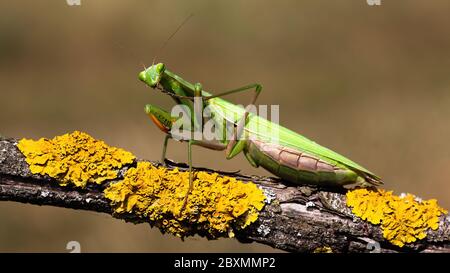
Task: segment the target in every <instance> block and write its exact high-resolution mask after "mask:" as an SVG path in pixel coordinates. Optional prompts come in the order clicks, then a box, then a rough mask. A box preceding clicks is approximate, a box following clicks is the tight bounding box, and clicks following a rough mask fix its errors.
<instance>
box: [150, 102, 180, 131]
mask: <svg viewBox="0 0 450 273" xmlns="http://www.w3.org/2000/svg"><path fill="white" fill-rule="evenodd" d="M145 113H147V115H148V116H149V117H150V119H151V120H152V121H153V123H155V125H156V126H158V128H159V129H160V130H161V131H163V132H164V133H166V134H170V130H171V129H172V124H173V121H174V119H173V118H172V117H171V116H170V113H168V112H167V111H165V110H163V109H161V108H159V107H157V106H154V105H151V104H147V105H145Z"/></svg>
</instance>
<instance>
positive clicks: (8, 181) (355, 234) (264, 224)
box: [0, 138, 450, 252]
mask: <svg viewBox="0 0 450 273" xmlns="http://www.w3.org/2000/svg"><path fill="white" fill-rule="evenodd" d="M114 152H117V151H114ZM149 164H151V165H153V166H157V165H158V163H156V162H149ZM168 164H169V166H168V169H169V170H170V169H174V168H178V169H179V170H181V171H182V170H186V169H187V166H186V165H184V164H175V163H173V162H168ZM131 167H136V162H133V163H130V164H123V166H121V167H120V168H119V169H120V170H119V172H118V173H119V176H118V177H117V178H114V179H108V180H106V181H105V183H99V184H97V183H87V184H86V183H84V182H83V183H84V184H83V185H85V186H84V188H79V187H75V186H72V185H70V184H69V185H68V186H62V185H61V180H57V179H55V178H50V177H49V176H48V175H41V174H33V173H32V172H31V171H30V167H29V165H28V163H27V162H26V161H25V157H24V155H23V154H22V153H21V152H20V151H19V149H18V148H17V140H15V139H4V138H3V139H2V138H0V200H2V201H16V202H22V203H30V204H35V205H51V206H59V207H66V208H72V209H83V210H90V211H97V212H103V213H108V214H112V215H114V216H115V217H118V218H122V219H125V220H126V221H131V222H134V223H140V222H149V223H152V221H150V220H148V219H146V218H145V217H142V215H138V214H136V213H127V210H126V208H125V209H124V210H125V213H117V212H118V210H117V207H113V206H112V205H111V200H110V199H107V198H106V197H105V193H104V190H105V188H107V187H108V186H110V185H111V183H117V182H119V181H123V176H124V174H125V173H126V172H127V170H129V169H130V168H131ZM197 171H198V169H197ZM201 171H205V172H206V173H210V174H215V173H216V171H213V170H207V169H202V170H201ZM218 173H219V174H223V175H226V176H228V177H230V176H231V177H234V178H236V179H238V180H241V181H251V182H253V183H255V184H257V185H258V186H259V187H260V188H261V189H263V191H264V194H265V196H266V204H265V206H264V208H262V210H261V211H260V212H259V215H258V217H257V219H256V220H255V221H254V222H253V223H252V224H250V225H249V226H246V227H245V228H243V229H236V230H234V233H235V234H234V236H235V237H236V238H237V239H238V240H240V241H241V242H259V243H263V244H266V245H270V246H272V247H274V248H277V249H282V250H286V251H293V252H314V251H316V252H318V251H319V252H320V251H322V252H323V251H330V250H331V251H333V252H371V251H372V252H411V251H417V252H450V220H449V217H448V216H441V217H440V218H438V222H437V223H434V224H436V225H438V226H437V229H436V230H432V229H428V230H426V237H425V238H423V239H420V240H416V241H415V242H412V243H408V244H406V245H405V246H403V247H399V246H396V245H394V244H392V243H391V242H389V241H387V240H386V239H385V236H383V230H382V228H381V226H380V225H375V224H372V223H369V222H367V221H363V220H361V219H360V218H359V217H356V216H355V215H354V214H353V213H352V210H351V208H349V207H348V206H347V203H346V195H345V193H343V192H338V191H336V192H333V191H329V190H323V189H316V188H311V187H297V186H288V185H284V184H281V183H280V181H278V180H276V179H274V178H269V177H257V176H246V175H241V174H230V173H221V172H218ZM65 182H70V181H65ZM146 213H148V210H147V211H146ZM146 215H147V214H146ZM193 230H194V231H196V232H198V230H196V229H193ZM200 234H201V235H206V236H208V234H202V233H201V232H200ZM208 237H210V236H208Z"/></svg>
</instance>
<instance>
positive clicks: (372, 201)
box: [347, 189, 447, 247]
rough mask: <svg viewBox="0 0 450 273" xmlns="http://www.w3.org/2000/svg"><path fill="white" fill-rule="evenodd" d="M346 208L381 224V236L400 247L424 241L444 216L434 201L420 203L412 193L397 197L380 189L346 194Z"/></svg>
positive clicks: (354, 191)
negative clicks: (429, 230)
mask: <svg viewBox="0 0 450 273" xmlns="http://www.w3.org/2000/svg"><path fill="white" fill-rule="evenodd" d="M347 205H348V206H350V207H352V208H353V209H352V212H353V213H354V214H355V215H356V216H358V217H361V218H362V219H363V220H367V221H369V222H370V223H372V224H380V223H381V228H382V231H383V237H384V238H386V239H387V240H388V241H390V242H391V243H392V244H394V245H397V246H399V247H402V246H404V245H405V244H406V243H412V242H415V241H416V240H417V239H419V240H420V239H423V238H425V237H426V235H427V233H426V232H427V230H428V229H429V228H431V229H432V230H436V229H437V228H438V227H439V216H440V215H441V214H446V213H447V211H446V210H444V209H443V208H441V207H439V206H438V204H437V201H436V200H435V199H431V200H428V201H422V200H418V199H417V198H416V197H415V196H414V195H412V194H406V195H404V196H397V195H394V194H393V193H392V191H385V190H382V189H379V190H368V189H356V190H353V191H349V192H347Z"/></svg>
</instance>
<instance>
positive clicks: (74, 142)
mask: <svg viewBox="0 0 450 273" xmlns="http://www.w3.org/2000/svg"><path fill="white" fill-rule="evenodd" d="M17 147H18V148H19V149H20V151H21V152H22V153H23V154H24V155H25V157H26V162H27V163H28V164H29V166H30V170H31V172H32V173H34V174H42V175H45V174H47V175H49V176H51V177H53V178H56V179H57V181H58V182H59V183H60V184H61V185H63V186H66V185H68V184H74V185H75V186H77V187H85V186H86V184H87V183H97V184H100V183H102V182H103V181H105V180H107V179H114V178H116V177H117V172H118V170H119V169H120V168H121V167H122V166H123V165H124V164H129V163H132V162H133V161H134V159H135V157H134V155H133V154H131V153H130V152H127V151H125V150H122V149H119V148H115V147H110V146H108V145H106V144H105V143H104V142H103V141H100V140H96V139H94V138H92V137H91V136H89V135H88V134H85V133H82V132H79V131H75V132H73V133H71V134H65V135H62V136H57V137H55V138H53V139H46V138H41V139H39V140H37V141H34V140H30V139H22V140H20V141H19V143H18V144H17Z"/></svg>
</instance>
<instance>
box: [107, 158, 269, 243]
mask: <svg viewBox="0 0 450 273" xmlns="http://www.w3.org/2000/svg"><path fill="white" fill-rule="evenodd" d="M188 187H189V172H183V171H179V170H178V169H173V170H169V169H167V168H164V167H155V166H153V165H152V164H150V163H148V162H139V163H138V164H137V167H136V168H130V169H129V170H128V171H127V172H126V174H125V178H124V180H123V181H120V182H117V183H112V184H111V185H110V186H109V187H108V188H106V189H105V196H106V197H107V198H108V199H110V200H111V201H112V206H113V208H114V210H115V212H116V213H118V214H122V213H133V214H136V215H139V216H140V217H142V218H144V219H146V220H150V222H151V223H152V225H155V226H157V227H159V228H160V229H161V231H163V232H169V233H171V234H174V235H176V236H178V237H185V236H188V235H192V234H194V233H196V232H198V233H200V234H205V235H207V236H208V237H210V238H215V237H218V236H229V237H233V236H234V233H233V227H236V228H245V227H246V226H248V225H249V224H251V223H252V222H254V221H256V219H257V218H258V213H259V211H260V210H261V209H262V208H263V206H264V200H265V196H264V194H263V192H262V190H260V189H259V188H258V187H257V186H256V185H255V184H253V183H243V182H241V181H238V180H236V179H235V178H232V177H226V176H220V175H219V174H217V173H213V174H210V173H207V172H195V176H194V183H193V190H192V192H191V193H190V194H189V196H188V203H187V205H186V207H185V209H184V210H182V211H181V209H182V206H183V201H184V197H185V195H186V193H187V191H188ZM194 229H195V230H194Z"/></svg>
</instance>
